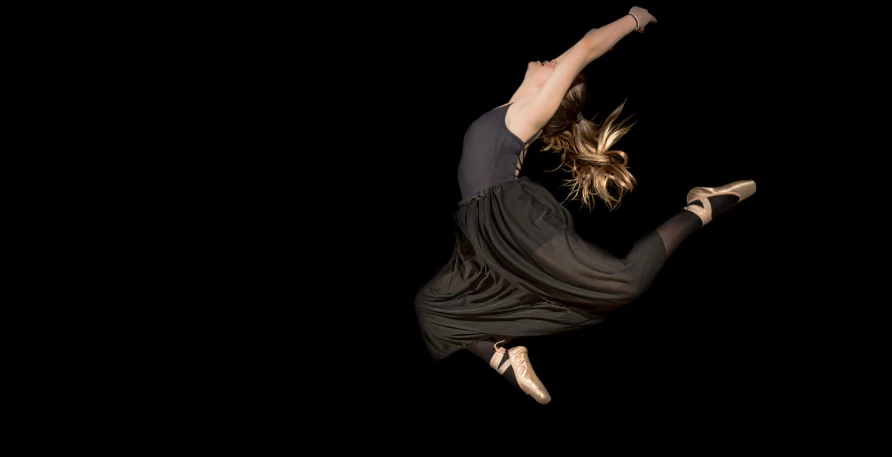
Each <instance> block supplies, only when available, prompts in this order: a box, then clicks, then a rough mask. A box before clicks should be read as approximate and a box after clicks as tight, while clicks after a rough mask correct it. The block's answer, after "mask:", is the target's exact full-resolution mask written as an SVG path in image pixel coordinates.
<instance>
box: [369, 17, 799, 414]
mask: <svg viewBox="0 0 892 457" xmlns="http://www.w3.org/2000/svg"><path fill="white" fill-rule="evenodd" d="M642 6H644V7H648V5H642ZM578 8H579V9H578V10H577V9H576V7H574V8H573V9H572V10H568V11H565V14H562V15H560V19H556V20H552V21H549V20H542V21H532V22H526V23H524V22H516V21H512V20H510V19H509V18H508V17H507V16H503V15H501V14H498V13H491V14H481V15H477V14H467V15H463V14H458V13H456V14H455V15H454V16H452V15H450V14H449V13H445V15H446V16H447V17H449V19H451V20H443V21H442V22H437V23H432V21H420V22H419V23H416V24H413V25H411V26H409V29H408V30H406V29H403V33H396V34H395V35H394V36H393V39H394V40H395V41H394V42H395V43H398V44H397V45H395V46H394V47H393V48H391V49H388V50H387V52H383V53H382V54H381V59H380V61H377V62H375V63H374V64H372V67H371V68H369V69H368V71H371V72H379V71H380V72H383V73H384V74H386V75H388V76H385V77H375V81H378V80H379V79H382V80H385V81H387V82H386V83H385V84H384V85H383V86H384V87H385V88H386V89H385V90H381V92H379V93H378V94H377V95H381V96H382V97H380V99H379V98H378V97H375V96H373V99H374V100H375V102H374V103H370V104H369V105H364V110H363V111H365V109H367V110H368V111H365V112H367V113H368V115H369V116H371V117H372V118H377V117H378V116H383V117H385V118H386V120H384V121H382V122H377V123H375V125H378V126H379V127H380V128H381V129H382V130H381V132H380V133H381V134H382V135H383V136H382V137H379V138H375V139H370V141H371V145H372V146H371V147H370V149H371V150H372V151H374V157H372V158H370V160H376V161H383V162H384V163H386V164H387V165H388V166H392V167H393V169H392V170H388V171H389V173H387V174H386V175H385V176H386V178H385V177H384V176H382V177H381V183H380V186H381V187H383V188H386V189H388V191H389V193H387V194H384V195H381V194H379V192H378V191H375V195H376V198H377V199H378V201H379V204H380V208H379V209H378V210H376V213H375V217H374V219H373V220H372V221H369V223H370V224H375V225H377V224H383V225H384V226H383V227H378V228H377V229H376V230H375V233H376V234H377V233H381V232H384V233H386V234H385V235H384V236H382V237H381V238H380V239H374V238H373V239H370V240H369V242H370V243H376V242H377V243H383V244H384V245H383V246H378V248H377V249H375V251H376V252H379V253H380V254H377V255H375V256H374V257H373V258H371V259H368V261H369V266H368V267H367V268H370V269H371V274H373V275H375V277H379V278H380V281H381V282H380V289H379V290H380V291H381V292H379V291H370V293H369V295H368V296H367V299H365V300H362V303H361V304H359V303H358V304H357V306H368V307H370V309H369V310H366V311H367V312H369V313H370V315H372V316H375V315H376V314H377V313H380V316H381V318H380V319H378V318H376V319H374V324H370V325H380V324H378V322H382V321H383V322H387V325H385V326H382V327H380V328H381V329H385V330H383V332H385V333H386V334H383V335H375V333H376V332H375V331H372V332H371V333H372V335H375V336H373V337H371V338H372V339H371V340H366V341H365V342H362V343H361V342H359V341H357V345H361V346H366V345H368V347H370V348H374V349H372V353H373V354H374V357H375V358H380V359H381V360H382V361H385V363H384V364H383V365H382V367H384V366H386V369H383V368H382V369H381V370H380V371H378V370H376V371H375V373H376V374H375V375H374V376H380V377H384V378H386V379H387V382H386V383H385V385H386V386H387V387H388V389H387V390H386V393H384V394H381V395H382V398H381V400H382V403H381V405H382V406H381V407H384V405H388V406H387V407H388V408H393V407H395V406H397V405H399V406H405V407H412V408H415V407H421V408H434V410H436V411H440V412H441V413H442V414H444V415H447V416H448V415H450V414H456V415H459V416H461V415H463V414H468V413H469V412H470V411H479V412H484V411H490V412H497V411H500V412H506V411H523V412H528V413H532V414H538V413H549V414H550V413H572V412H586V414H592V413H593V408H595V407H597V408H596V410H598V411H601V413H605V412H606V411H610V410H611V408H608V406H611V405H612V406H614V407H617V408H621V409H627V408H629V407H631V406H633V405H634V406H637V407H640V406H643V405H650V406H653V407H658V408H662V407H672V408H684V409H687V410H706V411H711V412H717V411H730V410H741V409H742V410H750V409H754V408H764V407H766V406H768V405H767V404H766V403H765V402H768V401H769V400H767V398H775V397H774V394H778V393H779V392H783V391H788V393H787V395H788V397H787V398H788V399H790V400H793V399H795V398H796V393H795V386H794V385H791V382H792V381H790V380H789V379H790V378H787V380H786V381H785V380H784V377H783V376H778V373H792V372H793V371H791V370H794V371H795V366H794V365H795V364H796V362H795V357H791V352H795V351H796V350H797V343H796V341H795V339H796V338H795V336H793V335H792V334H791V333H790V329H789V328H788V327H786V326H787V325H788V324H789V322H788V320H787V318H788V317H789V314H787V312H786V311H784V310H783V308H785V307H789V306H791V304H790V303H788V302H787V300H788V298H785V296H786V293H785V292H787V291H786V288H785V287H784V283H783V282H781V281H780V280H779V279H778V278H779V277H778V275H777V273H778V271H779V270H780V269H782V268H784V263H785V258H784V256H783V254H779V253H778V252H776V251H775V249H776V248H777V246H778V245H779V243H778V242H777V241H778V240H777V237H778V231H777V230H775V228H774V227H773V225H774V221H773V220H772V218H773V217H774V207H773V204H776V203H777V202H778V197H777V195H778V194H780V193H781V192H780V191H779V189H778V185H779V183H778V182H777V181H776V180H775V179H774V175H772V171H777V169H776V168H774V167H771V166H766V157H772V156H776V155H779V154H782V152H781V151H782V150H783V148H784V146H783V143H784V141H785V138H784V137H783V136H782V135H775V134H772V132H771V129H772V126H771V123H772V121H771V118H772V117H773V116H775V115H776V114H772V113H777V112H783V111H785V110H792V109H796V107H793V106H787V105H785V103H784V101H783V99H782V97H781V94H782V93H783V92H784V91H785V84H786V83H787V81H785V79H784V75H783V73H782V72H779V71H777V69H776V68H774V69H773V68H772V66H771V65H769V64H767V63H766V62H765V59H769V60H770V59H773V58H774V57H775V56H777V55H778V53H777V49H776V46H778V44H777V43H772V40H770V39H768V38H767V37H762V38H761V39H753V38H752V36H753V33H754V29H758V28H759V27H764V28H770V26H771V24H770V22H769V23H768V24H765V22H764V21H766V20H767V21H770V20H771V18H764V17H762V18H760V21H761V22H753V21H751V20H747V19H751V18H745V17H741V14H738V15H737V17H736V20H735V21H732V22H730V23H728V22H725V23H723V24H722V25H721V26H717V25H716V22H715V21H716V18H712V20H710V18H709V17H708V15H703V14H702V12H700V11H698V10H691V9H685V8H684V7H682V8H673V9H669V8H665V9H663V10H661V8H659V7H652V8H651V12H652V13H653V14H654V16H656V17H657V20H658V23H657V24H655V25H654V24H652V25H650V26H648V28H647V30H646V32H645V33H644V34H638V33H633V34H631V35H629V36H627V37H626V38H625V39H623V40H622V41H621V42H620V43H619V44H617V46H616V47H615V48H614V50H613V51H611V52H609V53H608V54H606V55H604V56H603V57H601V58H599V59H598V60H597V61H595V62H593V63H592V64H591V65H590V66H589V67H588V68H587V69H586V70H585V71H586V75H587V77H588V81H589V96H590V99H589V101H588V103H587V105H586V107H585V110H584V112H585V115H586V116H588V117H595V118H596V120H600V119H603V117H604V116H605V115H606V114H607V113H609V112H610V111H611V110H612V109H613V108H615V107H616V106H618V105H619V104H620V103H622V102H623V101H624V100H627V103H626V106H625V109H624V111H623V114H624V115H629V116H632V120H634V121H635V122H636V124H635V127H634V128H633V130H632V131H631V132H630V133H629V134H628V135H627V136H626V137H625V138H624V139H623V140H622V142H621V144H620V147H622V148H623V149H624V150H625V151H626V152H627V153H628V154H629V155H630V165H631V168H630V170H631V171H632V172H633V173H634V174H635V176H636V177H637V178H638V180H639V186H638V187H637V189H636V190H635V191H634V192H633V193H632V194H631V195H630V196H629V197H628V198H627V199H626V200H625V201H624V202H623V205H622V206H621V207H620V208H619V209H617V210H615V211H613V212H612V213H611V212H608V211H606V210H604V209H603V208H601V207H599V208H597V209H596V210H595V211H593V212H591V213H589V212H588V211H587V210H585V209H582V208H580V206H579V205H578V204H575V203H568V208H570V209H571V211H573V214H574V216H575V221H576V229H577V231H578V232H579V233H580V234H581V235H583V236H584V237H586V238H587V239H589V240H591V241H592V242H594V243H596V244H598V245H600V246H603V247H605V248H607V249H608V250H610V251H612V252H614V253H615V254H617V255H622V254H624V253H625V251H626V250H627V249H628V247H629V246H630V245H631V243H633V242H634V241H635V240H637V239H638V238H639V237H640V236H642V235H643V234H645V233H646V232H647V231H649V230H652V229H653V228H655V227H656V226H657V225H658V224H659V223H661V222H662V221H664V220H666V219H667V218H669V217H670V216H672V215H673V214H674V213H675V212H677V211H679V210H680V209H681V206H683V204H684V195H685V194H686V192H687V191H688V190H689V189H690V188H692V187H695V186H700V185H704V186H718V185H722V184H725V183H728V182H731V181H735V180H742V179H753V180H755V181H756V182H757V185H758V192H757V194H756V195H755V196H754V197H753V198H752V199H751V200H748V201H746V202H744V204H742V205H740V206H739V207H738V208H736V209H735V210H734V211H733V212H732V213H729V214H727V215H726V216H725V217H722V218H721V219H720V220H716V221H715V222H714V223H713V224H711V225H710V226H708V227H706V228H705V229H704V230H703V231H701V232H698V233H697V234H695V235H694V236H693V237H691V238H690V239H689V240H688V241H687V242H686V243H685V244H684V245H683V246H682V247H681V249H680V250H679V251H678V252H677V253H676V255H675V256H674V257H673V258H671V259H670V261H669V262H668V263H667V264H666V266H665V268H664V270H663V272H662V273H661V275H660V276H659V278H658V279H657V281H656V282H655V283H654V285H653V286H652V288H651V289H650V290H649V291H648V293H647V294H646V296H644V297H643V298H642V299H641V300H639V302H638V303H636V304H634V305H633V306H631V307H630V308H629V309H628V310H627V312H626V313H625V314H624V315H623V316H620V317H619V318H617V319H616V320H615V321H613V322H609V323H605V324H603V325H601V326H597V327H594V328H590V329H586V330H583V331H579V332H574V333H572V334H565V335H559V336H553V337H543V338H531V339H529V340H528V341H526V340H524V341H518V342H517V344H525V345H526V346H527V347H528V348H529V349H530V357H531V360H532V362H533V364H534V367H535V368H536V370H537V373H538V374H539V376H540V378H541V379H542V380H543V382H544V383H545V385H546V386H547V387H548V389H549V391H550V392H551V394H552V396H553V398H554V400H553V402H552V403H551V404H549V405H546V406H542V405H539V404H537V403H535V402H534V401H533V400H532V399H531V398H529V397H526V396H525V395H524V394H522V393H521V392H518V391H516V390H515V389H513V388H511V387H510V386H509V385H508V384H507V383H506V382H505V381H503V380H502V379H500V377H499V376H498V375H496V374H495V373H493V372H492V370H491V369H490V368H489V367H488V366H487V364H485V363H482V362H481V361H479V360H477V359H476V358H475V357H474V356H472V355H470V354H467V353H461V354H457V355H456V356H455V357H453V358H452V359H450V360H447V361H444V362H443V363H442V364H440V365H439V366H437V365H434V364H432V362H430V361H429V358H428V357H427V354H426V352H425V350H424V348H423V346H422V342H421V339H420V336H419V335H418V332H417V329H416V326H415V321H414V319H415V318H414V314H413V313H412V297H413V295H414V293H415V292H416V291H417V289H418V288H419V287H420V286H421V285H422V284H423V283H424V282H425V281H426V280H427V279H429V278H430V277H431V275H433V274H434V272H435V271H436V270H437V269H438V268H439V267H440V266H442V265H443V264H444V263H445V262H446V261H447V260H448V258H449V256H450V254H451V250H452V247H453V242H454V239H453V235H452V225H451V218H452V211H453V210H454V208H455V203H456V202H457V200H458V199H459V198H460V195H459V193H458V187H457V183H456V168H457V165H458V160H459V154H460V150H461V141H462V138H463V134H464V131H465V129H466V128H467V126H468V125H469V124H470V123H471V122H472V121H473V120H474V119H475V118H476V117H478V116H479V115H480V114H482V113H483V112H485V111H487V110H489V109H491V108H494V107H496V106H499V105H501V104H503V103H506V102H507V100H508V99H509V98H510V96H511V95H512V93H513V91H514V90H516V88H517V86H518V85H519V84H520V82H521V81H522V78H523V74H524V70H525V65H526V63H527V62H528V61H530V60H545V59H550V58H553V57H556V56H557V55H559V54H561V53H562V52H563V51H564V50H566V48H568V47H569V46H571V45H572V44H573V43H575V41H576V40H578V39H579V38H580V37H581V36H582V35H583V34H584V33H585V32H586V31H587V30H588V29H589V28H591V27H593V26H601V25H604V24H606V23H609V22H611V21H612V20H614V19H616V18H618V17H620V16H622V15H623V14H624V13H626V12H627V11H628V7H627V6H626V5H620V4H611V5H606V4H599V5H598V6H597V7H595V6H594V5H593V6H591V7H578ZM695 13H696V14H695ZM530 14H531V15H538V14H543V15H546V16H548V13H546V12H545V11H541V12H530ZM744 14H745V13H744ZM428 36H431V37H433V38H432V39H431V40H430V41H428V40H426V39H425V38H422V37H428ZM359 78H360V81H361V80H362V77H361V76H359ZM389 78H393V80H392V81H391V80H388V79H389ZM358 85H360V86H361V83H359V84H358ZM370 89H372V90H373V91H374V89H381V88H375V87H372V88H370ZM375 92H377V91H375ZM379 100H380V102H379ZM379 103H380V104H379ZM379 109H380V110H383V113H382V114H379V113H377V112H376V111H377V110H379ZM775 159H776V158H772V159H769V160H775ZM776 162H779V161H776ZM557 165H558V162H557V161H556V157H555V156H550V155H547V154H531V155H530V156H529V158H528V159H527V161H526V162H525V164H524V169H523V173H524V174H526V175H528V176H530V177H532V178H533V179H536V180H537V181H539V182H542V183H543V184H546V185H547V186H548V187H549V188H550V189H553V191H554V192H555V195H556V196H557V197H558V198H560V199H563V197H564V196H566V193H565V191H564V190H562V189H560V188H559V185H560V180H561V179H562V178H564V177H566V176H565V175H562V173H561V172H547V171H545V170H550V169H554V168H555V167H556V166H557ZM381 187H379V188H381ZM361 230H362V229H360V232H359V233H362V231H361ZM391 231H392V232H391ZM388 232H389V233H388ZM385 291H386V292H385ZM382 292H383V293H382ZM787 309H789V308H787ZM384 316H386V317H384ZM360 382H361V381H360ZM771 401H773V400H771ZM701 412H703V411H701Z"/></svg>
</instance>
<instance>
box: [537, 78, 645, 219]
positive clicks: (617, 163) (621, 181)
mask: <svg viewBox="0 0 892 457" xmlns="http://www.w3.org/2000/svg"><path fill="white" fill-rule="evenodd" d="M586 97H587V94H586V81H585V76H583V74H582V73H580V74H579V76H577V77H576V80H575V81H573V84H572V85H571V86H570V90H568V91H567V94H566V95H565V96H564V99H563V100H562V101H561V106H560V107H559V108H558V110H557V111H556V112H555V114H554V116H552V117H551V119H550V120H549V121H548V123H547V124H546V125H545V127H544V128H543V131H542V138H541V139H542V141H543V143H544V147H543V148H542V150H543V151H552V152H555V153H559V154H560V155H561V165H562V166H563V167H564V168H565V169H566V170H567V171H569V173H570V175H571V178H570V179H567V180H565V181H566V182H565V185H567V186H568V187H569V188H570V194H569V196H568V198H574V199H576V200H579V201H580V202H581V203H582V204H583V205H585V206H586V207H588V208H589V209H591V208H594V206H595V201H596V198H599V199H600V200H601V201H603V202H604V204H605V205H607V208H608V209H610V210H613V209H616V208H617V207H618V206H619V205H620V203H621V201H622V198H623V196H625V195H626V194H627V193H628V192H631V191H632V189H634V188H635V185H636V184H637V181H636V180H635V177H634V176H632V174H631V173H630V172H629V170H628V168H627V167H628V163H629V156H628V155H627V154H626V153H625V152H623V151H620V150H613V149H611V148H612V147H613V146H615V145H616V143H617V142H618V141H619V139H620V138H622V137H623V135H625V134H626V133H628V131H629V130H630V129H631V128H632V126H633V125H634V123H632V124H627V121H628V118H626V119H623V120H618V119H619V114H620V112H621V111H622V109H623V107H624V106H625V104H626V102H625V101H623V103H621V104H620V105H619V106H618V107H617V108H616V109H614V110H613V112H612V113H610V115H609V116H607V118H606V119H605V120H604V123H603V124H600V125H599V124H596V123H595V122H594V121H593V120H588V119H584V118H583V119H581V120H580V121H579V122H576V117H577V115H579V114H580V113H581V112H582V107H583V106H584V105H585V100H586Z"/></svg>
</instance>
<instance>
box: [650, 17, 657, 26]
mask: <svg viewBox="0 0 892 457" xmlns="http://www.w3.org/2000/svg"><path fill="white" fill-rule="evenodd" d="M650 19H651V20H650V22H653V23H654V24H656V23H657V18H655V17H653V16H651V17H650Z"/></svg>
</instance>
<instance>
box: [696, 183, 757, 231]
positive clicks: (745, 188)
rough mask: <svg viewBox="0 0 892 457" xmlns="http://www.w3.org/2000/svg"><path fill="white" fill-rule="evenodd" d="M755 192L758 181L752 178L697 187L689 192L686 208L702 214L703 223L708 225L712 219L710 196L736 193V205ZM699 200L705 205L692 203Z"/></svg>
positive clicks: (699, 214)
mask: <svg viewBox="0 0 892 457" xmlns="http://www.w3.org/2000/svg"><path fill="white" fill-rule="evenodd" d="M755 193H756V182H755V181H752V180H750V181H734V182H732V183H731V184H726V185H724V186H721V187H695V188H693V189H691V190H690V191H689V192H688V199H687V201H688V206H685V207H684V209H686V210H688V211H690V212H692V213H694V214H696V215H698V216H700V219H701V220H702V221H703V225H706V224H708V223H709V222H710V221H711V220H712V205H711V204H710V203H709V197H715V196H718V195H734V196H736V197H737V203H735V204H734V205H735V206H736V205H738V204H740V202H742V201H744V200H746V199H747V198H749V197H751V196H752V195H753V194H755ZM697 201H699V202H700V204H701V205H703V206H702V207H701V206H698V205H692V203H694V202H697Z"/></svg>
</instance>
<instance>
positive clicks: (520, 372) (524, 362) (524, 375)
mask: <svg viewBox="0 0 892 457" xmlns="http://www.w3.org/2000/svg"><path fill="white" fill-rule="evenodd" d="M501 342H502V341H499V342H498V343H496V344H494V345H493V349H495V350H496V353H495V354H493V356H492V359H491V360H490V361H489V366H491V367H492V368H493V369H495V370H496V371H498V372H499V374H504V373H505V370H507V369H508V367H514V376H515V377H516V378H517V385H518V386H520V390H522V391H523V392H524V393H525V394H527V395H529V396H531V397H533V399H534V400H536V401H537V402H539V403H540V404H543V405H544V404H546V403H548V402H550V401H551V395H549V394H548V390H546V389H545V386H544V385H543V384H542V381H540V380H539V377H538V376H536V372H535V371H533V365H532V364H530V356H529V353H528V351H527V348H525V347H523V346H515V347H513V348H511V349H508V360H506V361H505V363H503V364H502V366H498V363H499V361H500V360H502V356H503V354H504V353H505V348H503V347H501V348H500V347H498V344H499V343H501Z"/></svg>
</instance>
